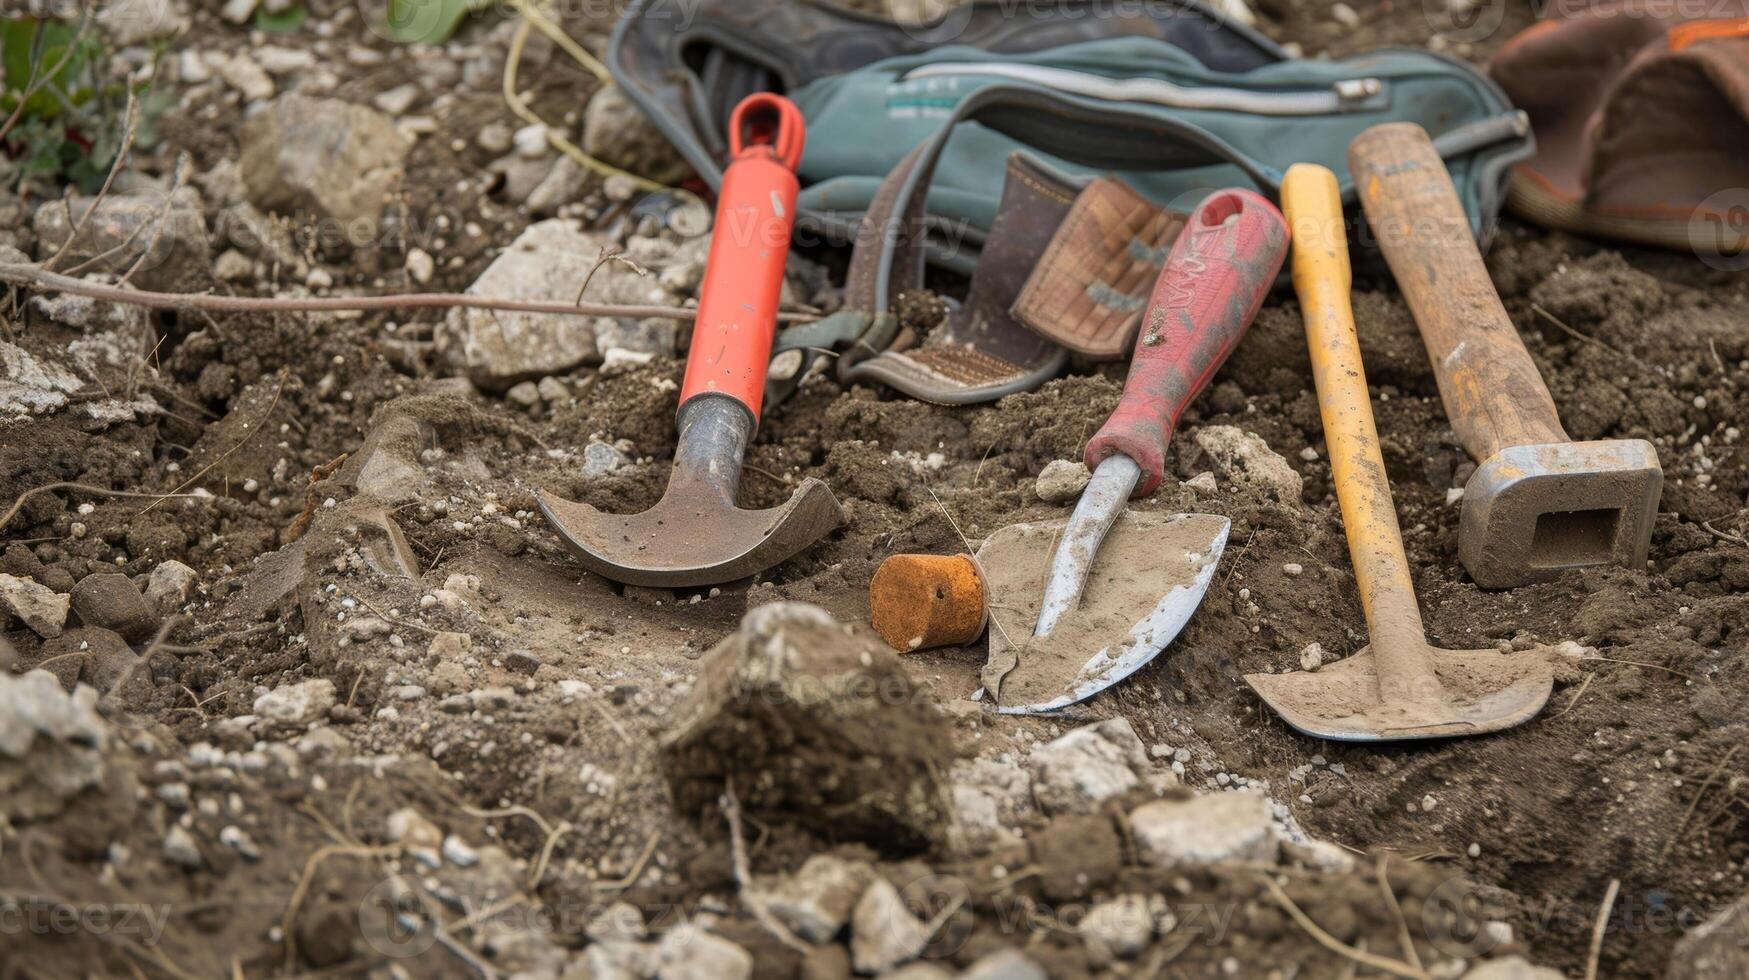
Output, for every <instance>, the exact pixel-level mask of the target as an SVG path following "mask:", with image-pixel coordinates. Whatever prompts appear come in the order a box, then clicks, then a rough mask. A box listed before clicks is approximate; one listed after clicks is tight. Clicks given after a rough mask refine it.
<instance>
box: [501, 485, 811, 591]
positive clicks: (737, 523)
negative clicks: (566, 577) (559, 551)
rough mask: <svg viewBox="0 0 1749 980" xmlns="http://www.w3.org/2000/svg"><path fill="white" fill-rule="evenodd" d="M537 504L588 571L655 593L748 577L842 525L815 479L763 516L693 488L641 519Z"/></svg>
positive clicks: (672, 493) (542, 498) (556, 501)
mask: <svg viewBox="0 0 1749 980" xmlns="http://www.w3.org/2000/svg"><path fill="white" fill-rule="evenodd" d="M535 499H536V500H537V501H538V502H539V504H540V509H541V513H542V514H544V515H545V516H546V518H547V520H548V521H549V522H550V523H551V524H552V526H553V528H554V529H555V530H556V531H558V532H559V539H560V540H561V541H563V542H564V543H565V546H566V547H567V548H568V549H570V551H571V553H572V554H574V555H576V556H577V560H578V561H579V562H581V563H582V564H583V567H585V568H587V569H589V570H590V571H592V572H594V573H596V574H597V575H601V576H603V577H605V578H608V579H611V580H613V581H615V582H623V583H625V584H627V585H642V586H652V587H656V588H687V587H691V586H699V585H718V584H721V583H723V582H732V581H735V580H736V579H742V578H747V577H749V576H751V575H754V574H757V573H758V572H761V571H763V570H765V569H767V568H770V567H771V566H773V565H776V564H778V563H779V562H781V561H783V560H784V559H786V558H789V557H790V556H792V555H794V554H796V553H797V552H799V551H801V550H802V549H803V548H806V547H807V546H808V545H810V544H813V543H814V542H815V541H817V540H819V539H820V538H822V537H824V536H825V535H826V534H828V533H830V532H831V531H832V530H833V529H834V528H836V527H837V526H838V525H839V524H842V523H843V522H844V512H843V511H842V510H840V509H839V507H838V500H837V498H835V497H833V496H832V491H831V489H830V488H828V487H827V486H826V484H824V483H822V482H820V481H819V480H815V479H811V478H810V479H808V480H804V481H803V482H802V485H801V486H800V487H799V488H797V490H796V492H795V493H794V494H792V495H791V496H790V498H789V500H788V501H787V502H785V503H784V504H783V505H782V506H779V507H771V508H767V509H765V510H741V509H739V508H737V507H734V506H732V505H730V506H725V505H724V502H723V501H722V499H721V498H720V497H718V496H716V495H714V494H711V493H710V492H709V491H708V490H707V489H706V488H704V487H701V486H698V485H696V484H694V485H670V487H669V491H668V493H667V494H665V495H663V497H662V499H661V501H660V502H658V503H657V504H656V506H654V507H652V508H650V509H649V510H646V511H644V512H643V513H641V514H624V515H621V514H604V513H602V512H601V511H599V510H596V509H595V508H594V507H591V506H589V505H588V504H583V503H577V502H575V501H571V500H566V499H564V498H562V497H554V496H552V495H550V494H546V493H537V494H536V495H535Z"/></svg>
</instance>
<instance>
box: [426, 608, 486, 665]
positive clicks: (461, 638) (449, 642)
mask: <svg viewBox="0 0 1749 980" xmlns="http://www.w3.org/2000/svg"><path fill="white" fill-rule="evenodd" d="M436 604H437V603H436V602H433V603H432V605H436ZM473 648H474V638H473V637H471V636H469V635H468V634H466V633H438V634H436V635H435V636H433V637H432V638H431V642H430V643H429V644H427V645H426V647H425V652H426V653H427V654H429V655H430V656H431V657H432V658H433V659H436V660H449V661H453V660H460V659H461V658H462V657H464V656H467V653H468V651H469V650H472V649H473Z"/></svg>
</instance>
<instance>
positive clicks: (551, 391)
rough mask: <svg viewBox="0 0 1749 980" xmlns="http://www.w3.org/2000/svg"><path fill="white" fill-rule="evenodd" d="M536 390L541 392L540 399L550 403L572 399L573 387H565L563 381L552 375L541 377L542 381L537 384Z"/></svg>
mask: <svg viewBox="0 0 1749 980" xmlns="http://www.w3.org/2000/svg"><path fill="white" fill-rule="evenodd" d="M535 390H537V391H539V392H540V400H541V401H543V402H546V403H548V404H553V403H556V402H566V401H570V400H571V389H569V388H567V387H565V383H564V382H563V381H560V380H559V379H558V378H555V377H552V376H551V375H548V376H547V377H544V378H542V379H540V382H539V383H538V384H536V385H535Z"/></svg>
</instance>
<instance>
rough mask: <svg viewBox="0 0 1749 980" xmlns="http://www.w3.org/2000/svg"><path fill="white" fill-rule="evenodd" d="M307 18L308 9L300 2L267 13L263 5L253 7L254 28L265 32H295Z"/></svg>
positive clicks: (308, 15) (308, 17)
mask: <svg viewBox="0 0 1749 980" xmlns="http://www.w3.org/2000/svg"><path fill="white" fill-rule="evenodd" d="M309 19H310V11H309V9H308V8H307V7H305V6H304V5H303V4H301V3H300V4H293V5H292V6H290V7H287V8H286V9H285V10H283V11H281V12H279V13H277V14H270V13H268V12H267V8H266V7H265V6H261V7H257V8H255V28H256V30H259V31H263V32H265V33H267V34H295V33H297V29H298V28H300V27H302V26H304V21H306V20H309Z"/></svg>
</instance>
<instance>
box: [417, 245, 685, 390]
mask: <svg viewBox="0 0 1749 980" xmlns="http://www.w3.org/2000/svg"><path fill="white" fill-rule="evenodd" d="M608 244H609V243H608V242H606V241H605V240H604V239H596V238H594V237H592V236H590V235H589V234H587V233H585V232H583V231H581V230H579V229H578V228H577V226H576V225H575V224H574V223H572V222H570V221H564V220H558V219H553V220H550V221H542V222H538V223H536V224H532V225H529V226H528V227H527V228H526V229H524V230H523V232H522V234H521V235H519V236H517V239H516V241H514V242H512V243H511V244H510V247H509V248H506V249H505V250H504V251H503V253H502V254H500V255H499V256H498V257H497V258H496V259H494V260H493V261H492V264H491V265H489V266H487V267H486V271H485V272H483V273H481V274H480V277H479V278H478V279H476V280H475V281H474V283H473V285H471V286H469V287H468V292H469V293H471V294H475V295H484V296H501V297H505V298H508V299H521V300H537V301H544V302H564V303H570V302H573V301H575V300H576V298H577V288H578V287H579V286H580V285H582V282H583V280H582V277H583V275H584V274H585V273H586V272H587V270H588V269H589V268H591V267H592V266H593V265H594V264H595V262H596V260H597V259H598V258H599V257H600V255H601V251H602V249H603V248H604V247H607V245H608ZM619 277H620V270H619V267H618V263H611V262H610V263H608V264H607V265H605V266H603V267H602V268H601V269H599V270H598V271H597V272H596V275H595V279H594V280H593V281H592V282H591V283H590V293H591V298H592V299H595V298H599V299H601V301H603V302H640V303H643V302H651V301H653V300H660V299H661V296H660V295H657V296H651V295H650V294H648V293H644V294H641V295H636V296H635V297H633V296H627V295H625V294H624V293H618V294H616V295H603V294H602V292H600V290H602V289H604V288H608V287H613V286H616V284H617V281H618V279H619ZM658 293H660V290H659V289H658ZM436 339H437V346H438V350H439V351H440V352H442V353H443V354H444V355H445V356H446V357H447V358H449V360H450V361H451V362H452V363H453V364H455V365H456V366H457V367H460V368H462V369H463V370H465V371H466V372H467V373H468V376H469V377H470V378H472V379H473V381H474V382H475V383H476V384H479V385H480V386H481V387H489V388H493V389H499V390H501V389H503V388H505V387H507V386H508V385H511V384H514V383H515V382H517V381H521V380H524V379H528V378H535V377H540V376H544V375H549V374H563V373H565V372H567V371H569V370H570V369H571V368H573V367H576V366H577V365H579V364H582V363H583V362H585V361H589V360H594V359H595V358H596V357H597V356H599V355H598V347H597V345H596V325H595V321H594V320H592V319H591V318H588V317H576V316H556V315H551V314H538V313H517V312H510V311H501V310H465V309H457V310H452V311H450V313H449V316H448V318H447V319H446V320H445V321H444V322H443V324H442V326H441V327H440V328H439V329H438V332H437V338H436Z"/></svg>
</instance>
